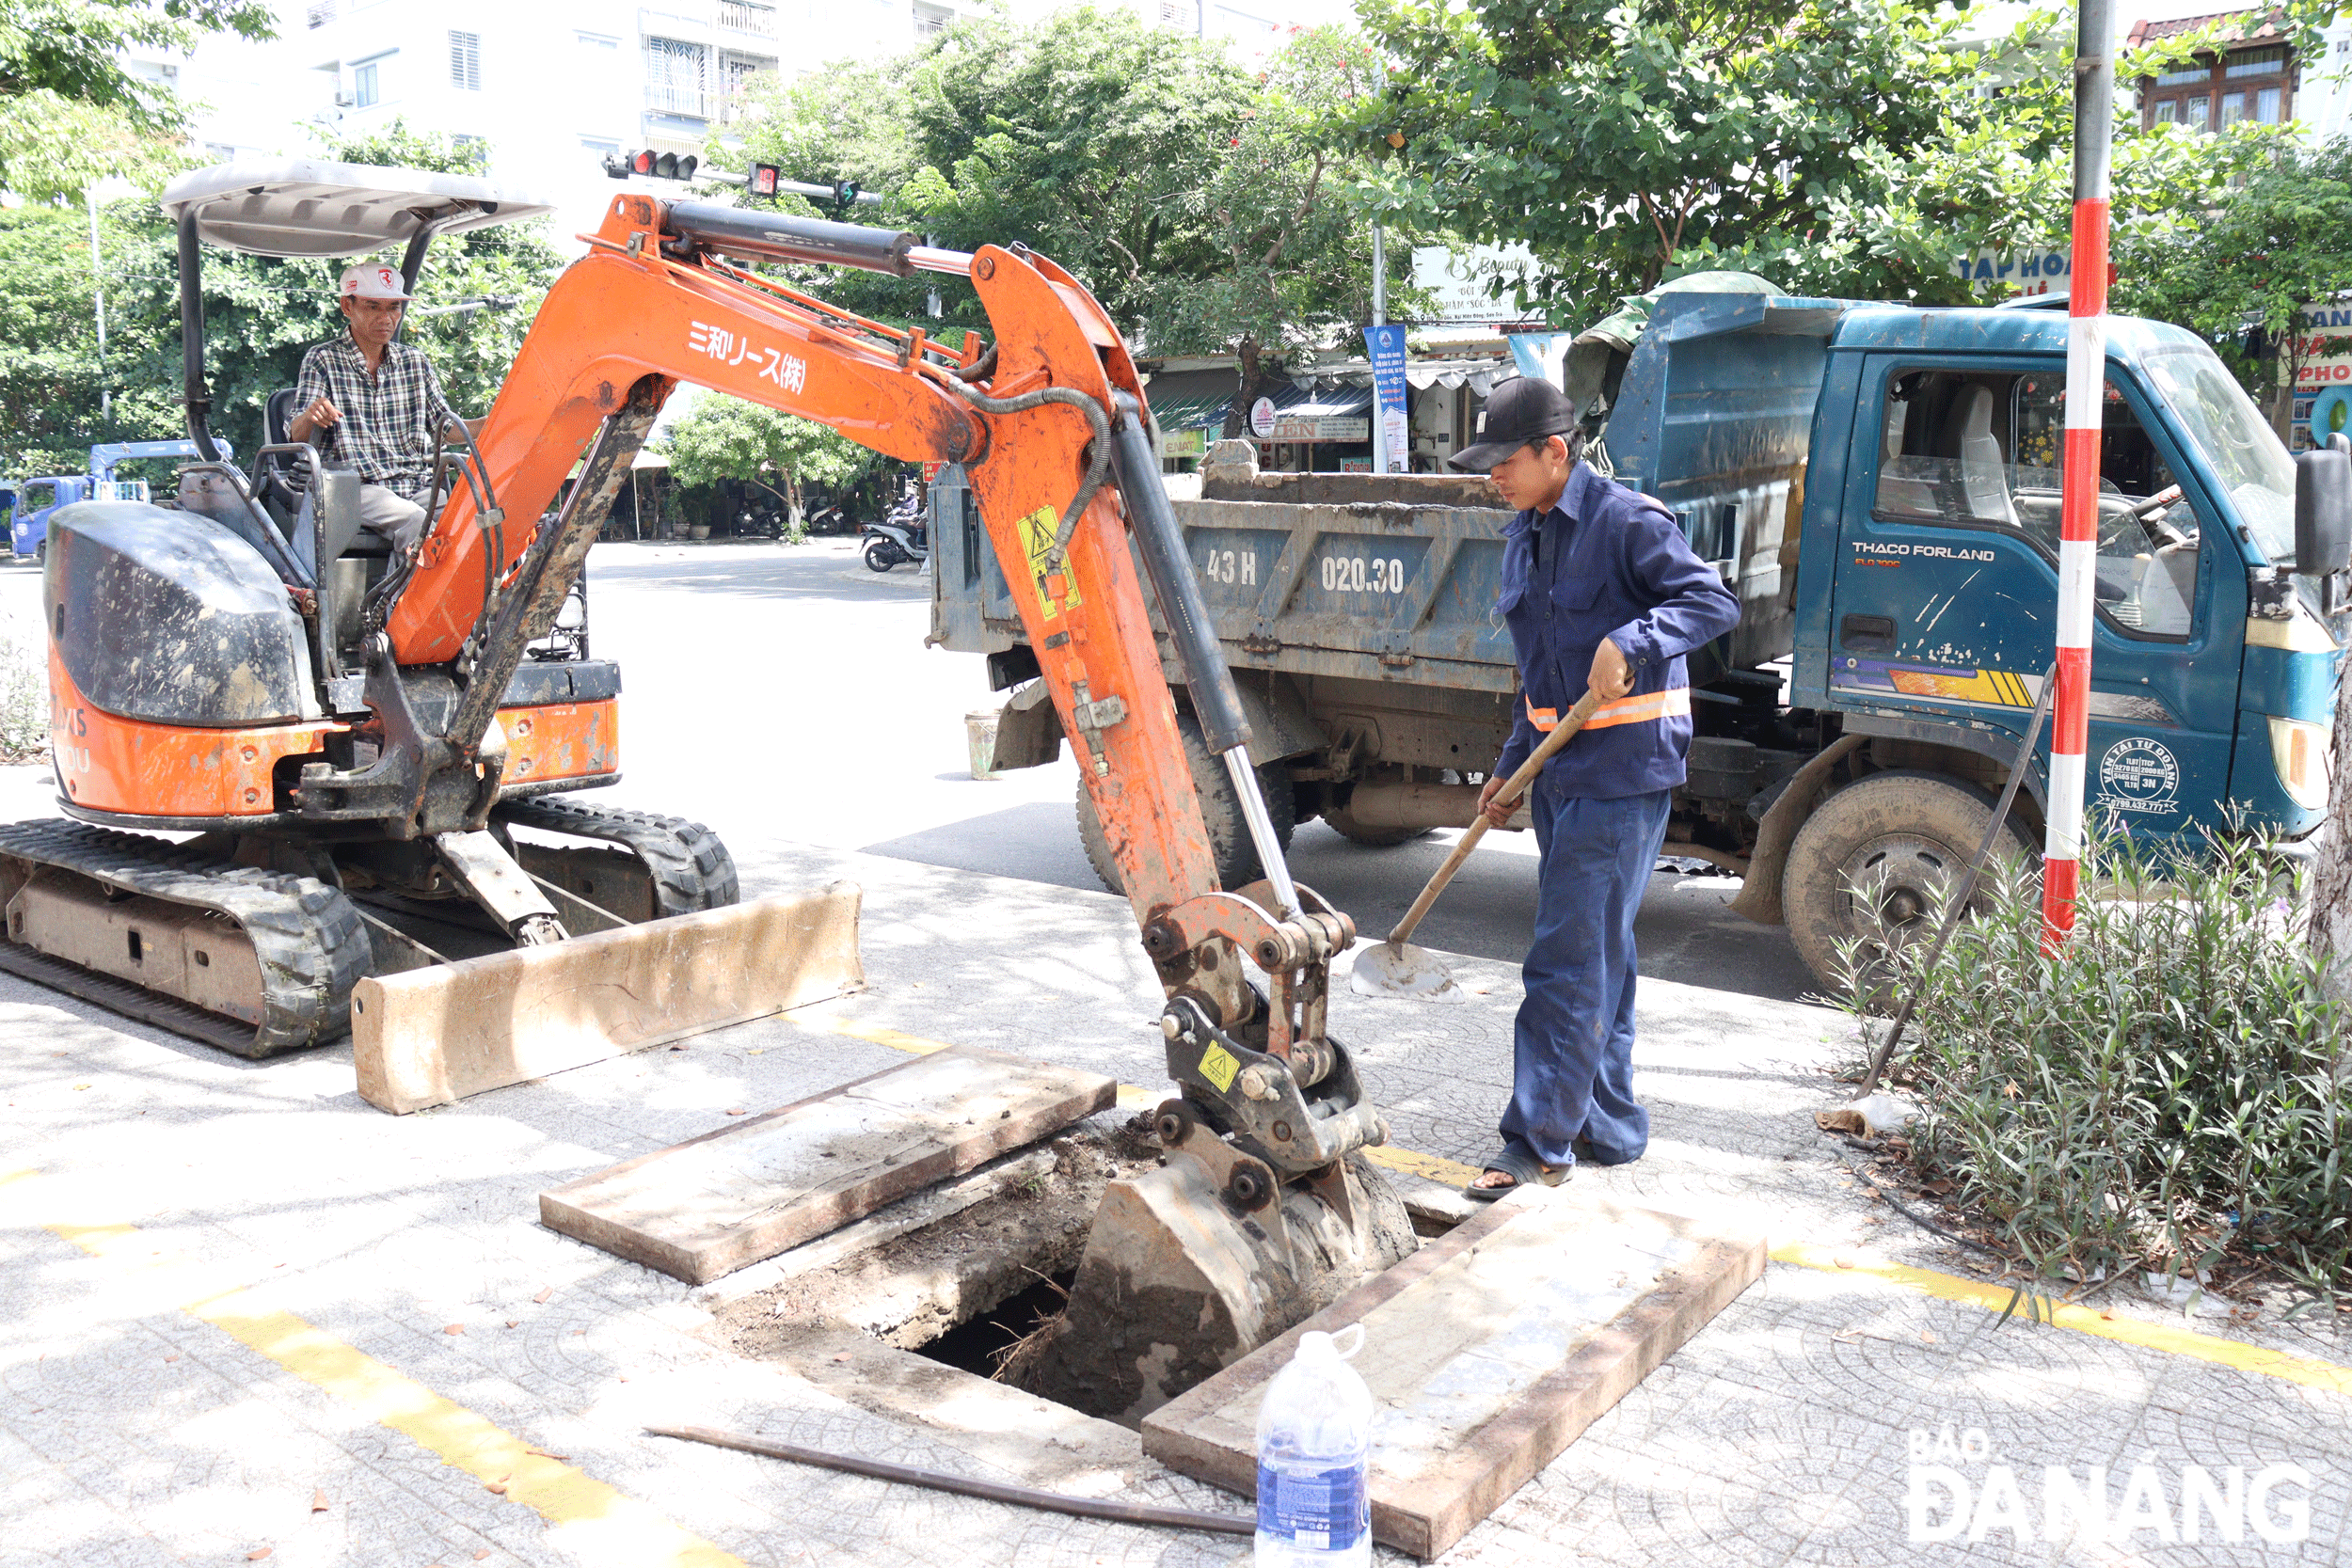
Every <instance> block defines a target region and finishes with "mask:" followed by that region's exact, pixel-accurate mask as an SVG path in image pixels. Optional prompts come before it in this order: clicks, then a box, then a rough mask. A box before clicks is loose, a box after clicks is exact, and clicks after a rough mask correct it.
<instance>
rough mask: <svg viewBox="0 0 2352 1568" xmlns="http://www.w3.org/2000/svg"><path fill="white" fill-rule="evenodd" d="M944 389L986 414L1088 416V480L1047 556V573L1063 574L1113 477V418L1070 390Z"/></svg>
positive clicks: (956, 385)
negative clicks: (1093, 505) (1039, 411)
mask: <svg viewBox="0 0 2352 1568" xmlns="http://www.w3.org/2000/svg"><path fill="white" fill-rule="evenodd" d="M989 352H990V353H991V354H992V355H993V353H994V352H995V350H994V349H993V348H991V350H990V351H989ZM941 385H943V386H945V387H946V388H947V389H948V390H949V391H951V392H953V393H955V394H956V396H958V397H960V398H961V399H962V400H963V401H964V402H966V403H968V404H971V405H972V406H973V407H975V408H977V409H978V410H979V411H980V412H981V413H983V414H1025V413H1026V412H1028V411H1029V410H1030V409H1032V408H1042V407H1044V406H1045V405H1046V404H1049V403H1058V404H1062V405H1063V406H1064V407H1068V408H1075V409H1076V410H1077V411H1078V412H1079V413H1081V414H1084V415H1085V416H1086V420H1087V424H1088V425H1089V427H1090V428H1091V429H1092V430H1093V432H1094V436H1093V438H1092V439H1091V440H1089V441H1088V442H1087V471H1086V478H1084V479H1083V480H1080V481H1079V482H1078V493H1077V494H1076V495H1075V496H1073V497H1072V498H1071V499H1070V504H1069V506H1067V507H1066V508H1064V509H1063V511H1062V515H1061V521H1060V522H1059V523H1057V524H1056V525H1055V527H1054V543H1053V546H1051V547H1050V548H1049V549H1047V550H1046V552H1045V564H1046V568H1047V570H1049V571H1055V572H1058V571H1060V570H1061V569H1062V564H1063V562H1064V561H1065V560H1066V559H1067V555H1066V552H1067V551H1068V550H1069V548H1070V536H1071V535H1072V534H1073V533H1075V532H1076V531H1078V519H1079V518H1080V517H1082V516H1084V515H1086V509H1087V507H1088V505H1089V503H1090V502H1091V501H1092V500H1093V499H1094V493H1095V492H1096V491H1097V490H1100V489H1101V488H1103V481H1104V479H1106V478H1108V477H1109V475H1110V467H1111V421H1110V416H1108V415H1107V414H1104V412H1103V405H1102V404H1099V403H1097V402H1095V401H1094V400H1093V399H1092V398H1090V397H1089V396H1087V395H1086V394H1085V393H1084V392H1081V391H1078V390H1076V389H1075V388H1070V387H1041V388H1038V389H1037V390H1036V391H1034V392H1023V393H1021V394H1020V395H1018V396H1017V397H1009V398H993V397H990V396H989V395H988V394H987V393H985V392H981V391H976V390H975V389H973V388H970V387H967V386H965V385H964V384H963V383H962V382H961V381H959V380H956V379H955V378H953V377H950V378H948V379H947V380H946V381H945V382H943V383H941Z"/></svg>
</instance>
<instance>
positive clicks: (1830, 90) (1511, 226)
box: [1363, 0, 2286, 325]
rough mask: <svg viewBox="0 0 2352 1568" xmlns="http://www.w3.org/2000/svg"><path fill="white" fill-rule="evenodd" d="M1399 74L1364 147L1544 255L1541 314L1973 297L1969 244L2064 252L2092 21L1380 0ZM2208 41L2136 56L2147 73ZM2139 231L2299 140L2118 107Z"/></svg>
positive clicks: (1824, 8) (2117, 176)
mask: <svg viewBox="0 0 2352 1568" xmlns="http://www.w3.org/2000/svg"><path fill="white" fill-rule="evenodd" d="M1363 16H1364V20H1365V25H1366V27H1367V29H1368V30H1369V31H1370V32H1371V33H1372V34H1373V36H1374V38H1375V40H1378V41H1379V42H1380V43H1381V44H1382V45H1383V46H1384V47H1386V48H1387V49H1389V50H1390V51H1391V54H1392V55H1395V56H1397V57H1398V59H1399V60H1400V61H1401V62H1402V63H1401V66H1400V69H1398V70H1397V71H1396V72H1395V73H1394V83H1395V85H1394V86H1393V87H1391V91H1390V93H1389V95H1388V98H1387V100H1386V101H1385V102H1384V103H1381V104H1379V105H1378V106H1377V107H1376V108H1371V109H1368V111H1367V114H1366V117H1365V122H1366V129H1367V131H1373V130H1385V131H1386V132H1387V133H1388V135H1390V137H1391V139H1392V140H1393V141H1395V142H1398V143H1401V146H1400V147H1399V148H1398V150H1397V152H1396V155H1395V157H1394V159H1393V161H1392V164H1391V187H1392V189H1393V190H1394V191H1395V192H1396V198H1397V199H1398V200H1400V201H1410V202H1416V203H1419V204H1421V205H1422V206H1423V207H1424V208H1427V209H1430V210H1439V209H1442V210H1445V211H1449V212H1451V213H1452V214H1454V216H1455V218H1456V220H1457V221H1458V222H1459V223H1460V224H1461V226H1462V227H1463V229H1464V230H1466V231H1467V232H1468V233H1469V235H1470V237H1471V238H1472V239H1474V240H1477V241H1481V242H1484V243H1488V244H1504V243H1511V242H1518V243H1524V244H1525V245H1528V246H1529V247H1530V248H1531V249H1532V251H1533V252H1534V256H1535V259H1536V263H1537V265H1536V266H1535V268H1534V269H1533V270H1532V271H1531V272H1530V274H1529V275H1528V276H1526V277H1523V278H1521V279H1519V280H1518V281H1519V293H1520V295H1521V298H1522V301H1523V303H1525V304H1528V305H1532V306H1535V307H1540V308H1541V309H1544V310H1545V311H1546V313H1547V314H1549V317H1550V318H1551V319H1552V320H1553V321H1555V322H1559V323H1561V324H1563V325H1581V323H1583V322H1585V321H1588V320H1590V319H1592V318H1593V317H1596V316H1597V315H1599V314H1601V313H1603V310H1604V309H1605V305H1604V303H1603V302H1607V303H1613V302H1614V301H1615V300H1616V299H1617V298H1618V297H1619V296H1621V295H1625V294H1629V293H1643V292H1645V291H1646V290H1647V289H1649V288H1650V287H1652V286H1654V285H1655V284H1656V283H1657V282H1659V281H1660V280H1661V279H1663V278H1665V277H1674V276H1678V275H1680V274H1682V273H1685V272H1692V271H1703V270H1708V269H1712V268H1718V267H1735V268H1740V269H1743V270H1748V271H1754V272H1758V273H1761V274H1763V275H1764V276H1765V277H1770V278H1772V281H1774V282H1776V283H1779V284H1780V285H1782V286H1783V287H1784V288H1787V289H1788V290H1790V291H1791V292H1792V293H1807V294H1830V295H1845V296H1850V297H1864V298H1891V299H1907V300H1912V301H1915V302H1917V303H1921V304H1935V303H1957V302H1961V301H1964V300H1966V299H1968V298H1970V297H1971V293H1970V291H1969V288H1968V285H1966V284H1965V283H1964V282H1963V280H1962V279H1961V278H1959V277H1957V276H1956V275H1955V274H1954V272H1953V270H1952V267H1951V261H1952V259H1953V257H1954V256H1955V255H1956V254H1964V253H1968V252H1972V251H1975V250H1977V249H1979V248H2002V249H2006V248H2017V247H2026V246H2039V245H2066V243H2067V240H2068V221H2069V213H2070V208H2071V161H2072V131H2073V116H2074V110H2073V95H2074V71H2073V64H2072V58H2071V55H2072V51H2073V42H2072V40H2073V30H2072V29H2073V24H2072V19H2071V16H2068V15H2066V14H2063V13H2059V12H2057V11H2046V10H2045V11H2037V12H2034V13H2031V14H2029V15H2028V16H2026V18H2025V19H2024V20H2022V21H2021V22H2019V23H2018V24H2016V26H2015V27H2014V28H2013V29H2012V30H2011V31H2010V33H2009V34H2008V35H2006V36H2005V37H2004V38H2001V39H1999V40H1993V41H1991V42H1981V43H1979V42H1969V41H1967V40H1964V38H1963V33H1964V32H1965V30H1966V29H1967V28H1968V27H1969V26H1970V25H1972V24H1974V22H1975V16H1974V13H1971V12H1960V11H1954V10H1950V9H1944V8H1937V7H1935V6H1933V5H1931V4H1929V3H1927V0H1765V3H1763V4H1761V5H1756V6H1745V5H1731V4H1712V3H1702V4H1697V5H1692V6H1688V7H1683V6H1668V5H1665V4H1662V3H1661V0H1638V3H1637V4H1634V5H1630V6H1626V5H1620V4H1617V3H1615V0H1569V3H1567V4H1565V5H1563V4H1553V3H1549V0H1542V3H1539V0H1471V3H1470V7H1469V8H1468V9H1456V8H1454V7H1453V6H1451V5H1450V4H1448V3H1447V0H1367V3H1366V5H1365V7H1364V9H1363ZM2210 41H2211V38H2210V31H2209V32H2208V33H2206V34H2195V35H2186V36H2184V37H2181V38H2178V39H2170V40H2163V41H2162V42H2161V43H2159V44H2155V45H2151V46H2149V47H2148V48H2145V49H2142V50H2139V51H2136V52H2134V53H2132V54H2130V55H2127V56H2126V57H2125V58H2124V59H2123V60H2122V62H2121V64H2120V66H2119V70H2118V75H2119V77H2120V78H2121V79H2122V80H2125V81H2130V80H2132V79H2135V78H2137V76H2138V75H2140V74H2142V73H2145V72H2150V71H2156V70H2159V69H2162V68H2163V66H2164V65H2165V64H2166V63H2168V62H2170V61H2175V60H2180V59H2184V58H2185V57H2187V56H2188V55H2190V54H2191V53H2192V52H2193V51H2194V50H2195V49H2196V48H2197V47H2198V46H2199V45H2200V44H2201V43H2206V44H2209V43H2210ZM2117 116H2118V118H2117V123H2116V135H2115V155H2114V165H2113V183H2114V212H2115V214H2116V222H2117V227H2118V229H2119V230H2124V229H2128V228H2131V227H2133V226H2135V225H2137V224H2141V223H2143V222H2152V223H2159V224H2161V223H2169V222H2175V221H2194V219H2195V217H2196V215H2197V214H2198V212H2199V210H2200V209H2201V206H2203V205H2204V204H2206V203H2208V202H2210V201H2211V200H2212V199H2213V198H2214V194H2215V193H2216V192H2218V191H2220V190H2222V189H2224V188H2225V187H2226V186H2227V185H2228V183H2229V182H2230V181H2231V180H2233V179H2234V178H2236V177H2239V176H2242V175H2244V174H2246V173H2249V172H2250V171H2252V170H2254V169H2256V168H2258V167H2260V166H2262V165H2263V163H2264V161H2265V159H2266V158H2267V157H2268V156H2269V155H2270V152H2271V150H2273V148H2274V147H2275V146H2276V145H2277V143H2278V142H2279V140H2280V137H2281V136H2282V135H2285V134H2286V132H2285V131H2284V129H2283V128H2281V127H2276V126H2257V125H2251V124H2241V125H2239V126H2235V127H2232V128H2230V129H2229V130H2228V131H2226V132H2225V133H2223V134H2221V135H2187V134H2184V133H2181V132H2178V131H2175V130H2173V129H2171V128H2169V127H2162V126H2159V127H2157V128H2156V129H2154V130H2153V131H2150V132H2142V131H2141V130H2140V129H2139V126H2138V121H2137V116H2136V115H2135V114H2133V113H2132V112H2130V111H2129V110H2127V109H2126V108H2124V107H2123V106H2122V105H2121V104H2119V106H2118V110H2117Z"/></svg>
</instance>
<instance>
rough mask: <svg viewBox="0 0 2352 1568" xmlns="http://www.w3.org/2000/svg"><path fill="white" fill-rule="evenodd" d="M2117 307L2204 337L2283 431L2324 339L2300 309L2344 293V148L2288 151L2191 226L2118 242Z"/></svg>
mask: <svg viewBox="0 0 2352 1568" xmlns="http://www.w3.org/2000/svg"><path fill="white" fill-rule="evenodd" d="M2122 242H2123V243H2122V244H2121V245H2118V246H2117V260H2118V263H2119V274H2120V276H2119V279H2118V285H2117V288H2116V301H2115V305H2116V309H2121V310H2126V311H2129V312H2131V313H2132V314H2135V315H2145V316H2153V317H2156V318H2158V319H2160V320H2163V321H2169V322H2176V323H2178V324H2179V325H2183V326H2185V327H2187V328H2189V329H2190V330H2191V331H2193V332H2197V333H2200V334H2201V335H2203V336H2204V337H2206V338H2208V339H2211V340H2213V341H2214V342H2215V343H2216V344H2217V347H2218V349H2219V352H2220V353H2221V356H2222V357H2223V358H2224V359H2226V360H2228V361H2229V362H2230V365H2231V368H2232V369H2233V371H2235V372H2237V375H2238V378H2239V380H2241V381H2242V382H2244V383H2245V384H2246V388H2247V390H2249V392H2251V393H2253V394H2254V397H2255V399H2256V401H2258V402H2261V403H2263V404H2265V405H2266V406H2267V407H2268V408H2269V409H2270V411H2271V417H2272V419H2273V420H2274V421H2275V422H2276V423H2277V424H2278V425H2279V426H2280V429H2281V430H2282V431H2283V429H2284V427H2285V423H2286V420H2287V417H2288V414H2289V412H2290V410H2291V408H2292V405H2293V402H2294V398H2293V390H2294V388H2295V386H2296V382H2297V380H2298V379H2299V377H2300V376H2301V374H2302V372H2303V369H2304V366H2305V365H2306V364H2307V363H2308V362H2309V361H2310V360H2311V359H2312V357H2313V356H2314V355H2315V354H2317V353H2318V352H2319V351H2320V349H2321V347H2322V345H2323V343H2324V342H2325V341H2326V340H2321V339H2315V338H2312V337H2311V336H2310V335H2308V334H2307V333H2306V332H2305V331H2304V330H2303V329H2302V322H2301V320H2300V317H2301V313H2302V309H2303V307H2305V306H2307V305H2316V304H2320V303H2323V302H2326V301H2329V300H2336V299H2341V298H2342V297H2344V295H2345V294H2346V293H2352V143H2347V142H2342V141H2338V142H2331V143H2328V145H2326V146H2323V147H2319V148H2304V147H2299V146H2296V145H2293V144H2289V145H2287V146H2285V147H2282V148H2280V150H2278V153H2277V155H2276V161H2275V162H2274V163H2272V164H2271V165H2269V166H2265V167H2264V168H2262V169H2260V170H2258V171H2257V172H2256V173H2255V174H2254V175H2253V176H2252V177H2251V178H2250V179H2249V181H2248V182H2247V183H2246V185H2245V186H2244V187H2243V188H2242V189H2239V190H2234V191H2231V192H2229V193H2227V196H2226V198H2225V199H2223V200H2221V201H2220V202H2219V203H2218V204H2217V207H2216V209H2215V210H2214V211H2213V212H2212V213H2211V214H2208V215H2207V217H2206V219H2205V221H2203V222H2202V223H2200V224H2197V225H2195V226H2193V227H2192V226H2181V227H2177V228H2167V229H2163V230H2150V231H2146V232H2140V233H2126V234H2125V235H2123V236H2122Z"/></svg>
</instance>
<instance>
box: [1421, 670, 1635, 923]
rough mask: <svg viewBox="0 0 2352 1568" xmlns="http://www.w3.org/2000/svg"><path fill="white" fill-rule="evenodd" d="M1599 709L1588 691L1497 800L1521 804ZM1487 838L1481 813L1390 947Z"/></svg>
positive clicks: (1424, 890) (1597, 699)
mask: <svg viewBox="0 0 2352 1568" xmlns="http://www.w3.org/2000/svg"><path fill="white" fill-rule="evenodd" d="M1598 706H1600V693H1599V692H1597V691H1593V690H1587V691H1586V692H1585V693H1584V695H1583V696H1581V697H1579V698H1578V699H1577V700H1576V705H1575V706H1574V707H1572V708H1570V709H1568V711H1567V712H1566V714H1565V715H1564V716H1563V717H1562V718H1561V720H1560V722H1558V723H1557V724H1554V725H1553V726H1552V727H1551V733H1550V734H1549V735H1548V736H1544V740H1543V744H1542V745H1540V746H1538V747H1536V748H1535V750H1534V752H1533V753H1531V754H1530V755H1529V757H1528V759H1527V760H1526V761H1525V762H1522V763H1520V764H1519V766H1518V771H1517V772H1515V773H1513V774H1512V775H1511V777H1510V780H1509V782H1507V783H1506V784H1503V786H1502V794H1500V795H1497V796H1496V797H1495V800H1497V801H1498V802H1500V803H1501V804H1502V805H1504V806H1511V805H1516V804H1518V799H1519V797H1520V796H1522V795H1524V794H1526V793H1527V786H1528V785H1530V784H1534V782H1535V775H1536V774H1538V773H1540V772H1542V771H1543V770H1544V764H1545V763H1548V762H1549V761H1550V760H1551V759H1552V757H1553V756H1554V755H1555V754H1556V753H1557V752H1559V750H1560V748H1561V747H1563V746H1565V745H1566V744H1567V743H1568V738H1569V737H1570V736H1573V735H1575V734H1576V732H1577V731H1579V730H1581V729H1582V728H1583V727H1584V721H1585V720H1587V719H1590V718H1591V717H1592V716H1593V710H1594V709H1595V708H1597V707H1598ZM1485 837H1486V813H1485V812H1483V811H1482V812H1480V813H1479V814H1478V816H1476V817H1475V818H1474V819H1472V821H1471V822H1470V831H1469V832H1466V833H1464V834H1463V835H1462V836H1461V837H1460V838H1459V839H1457V840H1455V841H1454V852H1453V853H1452V854H1450V855H1448V856H1446V858H1445V863H1444V864H1443V865H1441V866H1439V867H1438V874H1437V875H1436V876H1434V877H1432V878H1430V879H1429V885H1428V886H1427V887H1425V888H1422V890H1421V896H1420V897H1418V898H1416V899H1414V900H1413V907H1412V908H1411V909H1409V910H1406V911H1405V918H1404V919H1402V920H1400V921H1398V922H1397V923H1396V929H1394V930H1392V931H1391V932H1390V933H1389V944H1390V945H1391V947H1394V946H1398V945H1401V944H1402V943H1403V942H1404V941H1405V939H1406V938H1407V937H1409V936H1411V935H1412V934H1413V927H1416V926H1418V925H1420V924H1421V917H1422V915H1425V914H1427V913H1428V912H1429V906H1430V905H1432V904H1434V903H1436V902H1437V901H1438V895H1439V894H1440V893H1443V892H1444V891H1445V885H1446V883H1448V882H1450V881H1452V880H1454V873H1455V872H1456V871H1459V870H1461V869H1462V863H1463V862H1464V861H1466V860H1468V859H1470V851H1471V850H1472V849H1475V848H1477V847H1478V841H1479V840H1480V839H1482V838H1485Z"/></svg>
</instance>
